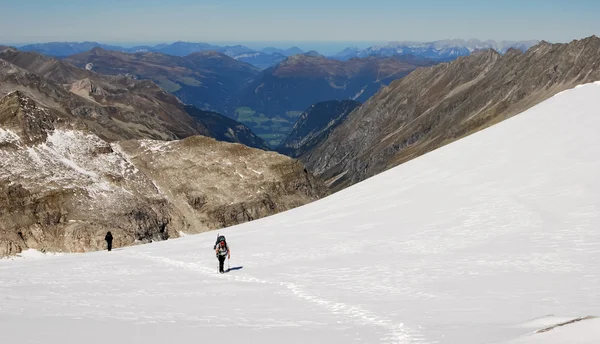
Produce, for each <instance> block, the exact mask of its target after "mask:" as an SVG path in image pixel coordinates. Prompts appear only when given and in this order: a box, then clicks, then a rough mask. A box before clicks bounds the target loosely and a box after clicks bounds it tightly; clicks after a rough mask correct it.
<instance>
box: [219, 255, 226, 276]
mask: <svg viewBox="0 0 600 344" xmlns="http://www.w3.org/2000/svg"><path fill="white" fill-rule="evenodd" d="M218 258H219V272H224V271H225V270H223V265H225V258H227V256H219V257H218Z"/></svg>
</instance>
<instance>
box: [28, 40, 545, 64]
mask: <svg viewBox="0 0 600 344" xmlns="http://www.w3.org/2000/svg"><path fill="white" fill-rule="evenodd" d="M538 42H539V41H536V40H530V41H500V42H497V41H494V40H487V41H480V40H477V39H470V40H462V39H448V40H439V41H434V42H390V43H389V44H387V45H375V46H371V47H369V48H366V49H359V48H356V47H348V48H346V49H344V50H342V51H340V52H339V53H337V54H333V55H332V56H330V57H331V58H335V59H340V60H348V59H351V58H354V57H369V56H373V55H375V56H384V57H389V56H394V55H407V54H410V55H414V56H418V57H424V58H428V59H433V60H438V61H449V60H453V59H455V58H457V57H458V56H466V55H469V54H470V53H472V52H474V51H477V50H482V49H494V50H496V51H498V52H500V53H504V52H506V51H507V50H508V49H509V48H517V49H520V50H522V51H526V50H527V49H528V48H530V47H531V46H533V45H535V44H537V43H538ZM96 47H100V48H103V49H105V50H114V51H120V52H127V53H137V52H158V53H163V54H167V55H174V56H185V55H189V54H192V53H195V52H200V51H216V52H220V53H222V54H225V55H227V56H229V57H232V58H234V59H236V60H239V61H242V62H246V63H250V64H252V65H254V66H255V67H257V68H260V69H266V68H268V67H270V66H274V65H276V64H277V63H279V62H281V61H283V60H284V59H285V58H286V57H289V56H293V55H297V54H302V53H305V51H303V50H302V49H300V48H298V47H291V48H288V49H278V48H273V47H265V48H262V49H251V48H248V47H246V46H243V45H226V46H220V45H215V44H209V43H195V42H182V41H178V42H174V43H170V44H165V43H163V44H157V45H154V46H148V45H146V46H135V47H121V46H116V45H107V44H101V43H97V42H89V41H86V42H50V43H39V44H27V45H23V46H19V47H18V48H19V49H20V50H22V51H35V52H39V53H42V54H45V55H49V56H56V57H65V56H70V55H75V54H79V53H83V52H86V51H89V50H91V49H93V48H96Z"/></svg>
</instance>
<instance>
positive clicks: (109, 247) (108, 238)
mask: <svg viewBox="0 0 600 344" xmlns="http://www.w3.org/2000/svg"><path fill="white" fill-rule="evenodd" d="M112 239H113V237H112V234H111V233H110V231H108V232H106V236H105V237H104V240H106V244H107V246H108V250H109V251H110V250H112Z"/></svg>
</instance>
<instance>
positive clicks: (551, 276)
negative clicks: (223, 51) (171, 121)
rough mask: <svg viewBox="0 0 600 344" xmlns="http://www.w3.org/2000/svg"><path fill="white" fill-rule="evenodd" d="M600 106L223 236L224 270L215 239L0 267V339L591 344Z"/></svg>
mask: <svg viewBox="0 0 600 344" xmlns="http://www.w3.org/2000/svg"><path fill="white" fill-rule="evenodd" d="M598 109H600V83H591V84H586V85H583V86H580V87H577V88H575V89H571V90H568V91H566V92H563V93H560V94H558V95H555V96H554V97H552V98H550V99H548V100H546V101H544V102H542V103H540V104H538V105H536V106H534V107H532V108H530V109H529V110H527V111H525V112H523V113H521V114H519V115H517V116H514V117H512V118H509V119H507V120H505V121H503V122H501V123H499V124H497V125H494V126H492V127H489V128H487V129H484V130H482V131H479V132H477V133H474V134H472V135H470V136H468V137H465V138H463V139H460V140H458V141H455V142H453V143H451V144H448V145H446V146H443V147H442V148H439V149H437V150H435V151H432V152H430V153H427V154H425V155H422V156H420V157H418V158H416V159H413V160H411V161H409V162H407V163H405V164H403V165H401V166H398V167H395V168H392V169H389V170H387V171H385V172H383V173H381V174H378V175H377V176H375V177H372V178H370V179H367V180H365V181H363V182H360V183H358V184H355V185H353V186H351V187H349V188H346V189H344V190H342V191H340V192H338V193H335V194H333V195H331V196H329V197H326V198H324V199H321V200H319V201H316V202H313V203H310V204H307V205H305V206H302V207H298V208H295V209H292V210H290V211H287V212H283V213H280V214H277V215H274V216H270V217H266V218H262V219H259V220H256V221H252V222H249V223H245V224H241V225H237V226H232V227H230V228H227V229H224V230H220V231H219V232H220V233H221V234H225V235H226V237H227V239H228V243H229V245H230V247H231V250H232V256H231V261H230V262H229V263H230V267H231V270H230V271H229V272H228V273H227V274H225V275H219V274H218V273H217V266H216V259H215V257H214V252H213V251H212V247H213V246H212V245H213V244H214V240H215V236H216V234H217V233H215V232H212V233H203V234H200V235H194V236H186V237H184V238H180V239H177V240H169V241H164V242H159V243H153V244H150V245H143V246H136V247H129V248H125V249H118V250H115V251H114V252H110V253H107V252H94V253H89V254H82V255H79V254H76V255H67V256H53V257H48V258H47V259H16V260H12V261H11V260H3V261H0V290H2V292H1V293H0V305H2V307H0V318H2V319H4V320H3V321H0V341H2V342H15V341H19V340H20V341H22V340H23V333H27V339H28V340H30V341H32V342H34V341H42V342H45V343H48V344H55V343H57V344H58V343H60V344H70V343H73V344H75V343H77V344H80V343H82V342H85V343H104V342H105V340H106V338H105V337H102V336H91V335H90V334H91V333H94V332H93V331H97V328H98V326H103V328H108V329H110V331H111V334H113V335H114V341H115V342H117V343H128V342H143V343H146V344H154V343H164V342H166V341H173V340H177V341H179V342H185V343H187V342H197V341H198V340H199V338H202V339H201V340H202V341H213V340H221V341H228V342H260V343H280V342H281V341H285V342H286V343H306V342H313V343H332V342H333V343H353V342H356V343H442V344H443V343H461V344H482V343H483V344H517V343H519V344H535V343H545V344H558V343H578V344H592V343H598V340H599V339H600V320H599V319H598V318H594V317H593V316H594V315H598V314H600V295H599V294H598V293H597V290H598V289H600V272H599V271H600V269H599V268H598V267H599V265H598V264H599V263H598V262H600V232H599V231H598V230H597V227H598V223H599V221H600V210H599V209H600V196H599V195H600V193H599V192H598V190H600V180H599V179H598V174H599V173H600V144H598V143H599V142H598V141H599V140H600V138H599V137H598V135H596V131H597V128H598V127H599V126H600V117H599V116H597V115H596V114H597V113H598ZM65 290H68V292H65ZM549 314H554V315H555V316H551V315H549ZM588 316H591V317H588ZM559 325H562V326H559ZM31 328H35V329H37V331H26V330H27V329H31ZM65 333H68V334H69V335H68V336H65V335H64V334H65Z"/></svg>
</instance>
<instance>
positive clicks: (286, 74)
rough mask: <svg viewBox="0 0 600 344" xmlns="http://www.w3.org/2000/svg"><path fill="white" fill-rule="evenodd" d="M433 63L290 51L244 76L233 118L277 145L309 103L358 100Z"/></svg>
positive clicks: (422, 60)
mask: <svg viewBox="0 0 600 344" xmlns="http://www.w3.org/2000/svg"><path fill="white" fill-rule="evenodd" d="M433 64H435V62H434V61H431V60H426V59H422V58H417V57H414V56H393V57H375V56H372V57H368V58H355V59H350V60H347V61H339V60H334V59H330V58H327V57H325V56H322V55H319V54H314V53H311V54H300V55H294V56H291V57H288V58H287V59H286V60H284V61H283V62H281V63H279V64H278V65H276V66H273V67H270V68H268V69H266V70H264V71H262V72H260V73H259V74H257V75H256V76H254V77H253V78H251V79H250V80H249V81H248V84H247V85H246V86H245V87H244V88H242V91H241V93H240V95H239V99H238V104H239V107H238V108H237V109H236V110H235V117H234V118H236V119H237V120H238V121H240V122H242V123H244V124H246V125H248V126H249V127H250V128H251V129H252V130H253V131H254V132H255V133H256V134H257V135H259V136H261V137H263V138H265V139H267V141H268V142H269V143H270V145H271V146H272V147H276V146H277V145H278V144H279V143H280V141H281V140H282V139H283V138H284V137H285V136H286V135H287V134H288V133H289V131H290V129H291V128H292V126H293V125H294V123H295V122H296V120H297V118H298V116H300V114H302V113H303V112H304V111H306V110H307V109H308V108H309V107H310V106H312V105H313V104H316V103H319V102H323V101H329V100H340V101H341V100H355V101H359V102H363V101H366V100H367V99H369V98H370V97H371V96H372V95H374V94H375V93H376V92H377V91H378V90H379V89H380V88H381V87H382V86H386V85H388V84H389V83H390V82H392V81H394V80H396V79H400V78H402V77H404V76H406V75H408V74H409V73H410V72H412V71H413V70H415V69H417V68H419V67H422V66H431V65H433Z"/></svg>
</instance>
